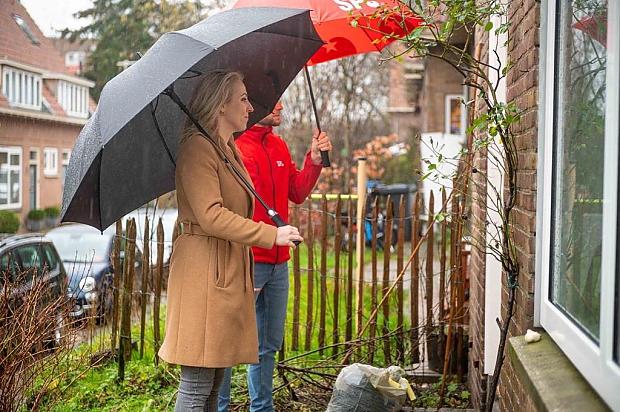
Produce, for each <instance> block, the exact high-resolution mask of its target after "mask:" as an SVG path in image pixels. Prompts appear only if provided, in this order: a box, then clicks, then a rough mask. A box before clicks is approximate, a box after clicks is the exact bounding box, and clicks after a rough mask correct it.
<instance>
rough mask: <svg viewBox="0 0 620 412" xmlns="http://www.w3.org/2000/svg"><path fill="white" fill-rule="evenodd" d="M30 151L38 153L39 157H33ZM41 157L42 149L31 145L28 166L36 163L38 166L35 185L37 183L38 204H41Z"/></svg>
mask: <svg viewBox="0 0 620 412" xmlns="http://www.w3.org/2000/svg"><path fill="white" fill-rule="evenodd" d="M30 153H36V155H37V158H36V159H31V158H30ZM40 159H41V150H40V149H39V148H38V147H31V148H30V150H29V151H28V166H30V165H35V166H36V167H37V175H36V176H35V179H36V182H35V185H36V191H37V198H36V203H37V206H39V205H40V204H41V186H40V182H41V181H40V178H41V166H40V164H39V163H40ZM28 176H30V167H28ZM28 204H29V205H30V187H28Z"/></svg>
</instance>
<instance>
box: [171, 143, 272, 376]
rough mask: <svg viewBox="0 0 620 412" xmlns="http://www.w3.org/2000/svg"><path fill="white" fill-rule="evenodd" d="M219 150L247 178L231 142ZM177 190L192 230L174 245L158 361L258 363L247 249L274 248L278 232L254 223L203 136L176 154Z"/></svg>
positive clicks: (182, 216)
mask: <svg viewBox="0 0 620 412" xmlns="http://www.w3.org/2000/svg"><path fill="white" fill-rule="evenodd" d="M222 147H225V149H226V151H227V153H228V157H229V158H231V159H233V163H235V166H236V167H237V168H238V169H239V170H241V171H242V172H243V173H244V174H245V175H246V176H247V172H246V170H245V168H244V166H243V162H242V161H241V160H240V157H239V154H238V152H237V149H236V147H235V143H234V142H233V141H230V142H229V143H228V145H224V144H222ZM247 179H248V181H250V178H249V177H247ZM176 187H177V199H178V205H179V220H180V221H181V222H192V227H191V229H186V230H185V233H183V234H181V235H180V236H179V237H178V238H177V240H176V242H175V244H174V249H173V253H172V257H171V260H170V276H169V279H168V305H167V318H166V336H165V338H164V342H163V344H162V347H161V349H160V350H159V356H160V357H161V358H162V359H163V360H165V361H166V362H169V363H174V364H178V365H188V366H201V367H217V368H221V367H229V366H233V365H237V364H240V363H256V362H258V337H257V332H256V315H255V309H254V287H253V269H254V264H253V259H252V255H251V250H250V247H249V246H254V245H255V246H259V247H263V248H271V247H272V246H273V244H274V242H275V239H276V228H275V227H274V226H270V225H266V224H264V223H256V222H254V221H253V220H252V214H253V212H254V210H253V209H254V197H253V196H252V195H251V193H250V192H249V191H248V190H247V189H246V188H245V187H244V186H242V184H241V182H240V180H239V178H238V177H237V176H235V175H234V174H233V172H232V171H231V170H230V169H229V167H228V166H227V165H225V163H224V162H223V161H222V160H221V159H220V158H219V156H218V155H217V152H216V151H215V149H214V148H213V146H212V145H211V143H209V142H208V141H206V140H205V138H204V137H202V136H201V135H194V136H192V137H191V138H189V139H188V140H187V141H186V142H184V143H182V144H181V147H180V148H179V154H178V156H177V169H176ZM185 226H186V227H187V226H188V225H185ZM187 232H191V233H187Z"/></svg>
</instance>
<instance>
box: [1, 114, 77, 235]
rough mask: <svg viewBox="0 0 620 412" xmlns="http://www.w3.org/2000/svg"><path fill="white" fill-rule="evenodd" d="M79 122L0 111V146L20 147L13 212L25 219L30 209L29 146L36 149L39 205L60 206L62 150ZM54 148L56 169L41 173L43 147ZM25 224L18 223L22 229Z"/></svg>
mask: <svg viewBox="0 0 620 412" xmlns="http://www.w3.org/2000/svg"><path fill="white" fill-rule="evenodd" d="M80 129H81V126H79V125H70V124H64V123H58V122H48V121H41V120H36V121H34V120H32V119H26V118H23V117H17V116H6V115H0V146H11V147H12V146H19V147H21V148H22V207H21V208H20V209H19V210H15V212H17V213H19V215H20V216H21V217H22V222H25V218H26V215H27V214H28V211H29V210H30V201H29V199H30V198H29V187H30V180H31V176H30V173H29V153H30V150H34V149H38V151H39V159H38V183H39V185H38V190H39V204H38V205H37V206H38V207H39V208H45V207H48V206H60V204H61V202H62V179H61V176H62V151H63V150H71V149H72V148H73V145H74V144H75V139H76V138H77V136H78V135H79V133H80ZM46 147H50V148H56V149H58V173H57V174H56V175H55V176H45V175H44V173H43V149H44V148H46ZM24 228H25V225H24V224H23V225H22V229H24Z"/></svg>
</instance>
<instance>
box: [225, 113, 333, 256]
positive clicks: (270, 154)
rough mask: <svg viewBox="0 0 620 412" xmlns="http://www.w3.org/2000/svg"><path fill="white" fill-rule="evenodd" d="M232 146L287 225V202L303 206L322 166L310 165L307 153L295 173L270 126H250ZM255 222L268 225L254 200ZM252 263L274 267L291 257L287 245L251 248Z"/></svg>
mask: <svg viewBox="0 0 620 412" xmlns="http://www.w3.org/2000/svg"><path fill="white" fill-rule="evenodd" d="M235 143H236V144H237V148H239V151H240V152H241V157H242V158H243V163H244V165H245V167H246V169H248V172H249V174H250V177H251V178H252V183H254V187H255V188H256V192H258V194H259V195H260V196H261V197H262V198H263V200H265V202H266V203H267V204H268V205H269V206H271V207H273V208H274V209H275V210H276V212H278V214H279V215H280V216H281V217H282V219H284V221H285V222H288V201H289V200H291V201H293V202H295V203H298V204H299V203H303V201H304V200H305V199H306V197H308V195H309V194H310V192H311V191H312V188H314V185H315V184H316V181H317V180H318V178H319V175H320V174H321V165H315V164H313V163H312V159H311V157H310V152H308V153H307V154H306V158H305V161H304V166H303V169H302V170H297V167H296V166H295V162H293V160H292V159H291V153H290V152H289V150H288V146H287V145H286V143H285V142H284V140H282V138H280V137H279V136H278V135H276V134H275V133H273V128H272V127H264V126H258V125H256V126H253V127H251V128H250V129H248V130H246V131H245V132H244V133H243V134H242V135H241V136H239V137H238V138H237V139H236V140H235ZM254 220H255V221H257V222H265V223H268V224H270V225H273V224H274V223H273V222H272V221H271V219H270V218H269V216H268V215H267V212H266V211H265V208H264V207H263V206H262V205H261V204H260V203H258V202H257V201H256V204H255V208H254ZM252 251H253V252H254V261H256V262H259V263H269V264H272V265H274V264H277V263H282V262H286V261H287V260H289V258H290V254H289V247H288V246H274V247H273V248H271V249H263V248H258V247H254V248H252Z"/></svg>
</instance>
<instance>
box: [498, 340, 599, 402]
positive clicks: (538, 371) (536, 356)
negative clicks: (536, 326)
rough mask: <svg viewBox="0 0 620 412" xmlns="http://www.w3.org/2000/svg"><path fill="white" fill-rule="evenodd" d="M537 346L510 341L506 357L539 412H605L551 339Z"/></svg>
mask: <svg viewBox="0 0 620 412" xmlns="http://www.w3.org/2000/svg"><path fill="white" fill-rule="evenodd" d="M540 332H541V335H542V339H541V340H540V341H539V342H536V343H531V344H527V343H525V339H524V337H523V336H516V337H513V338H510V340H509V344H508V354H509V356H510V361H511V362H512V365H513V367H514V370H515V374H516V375H517V378H518V379H519V381H520V382H521V384H522V385H523V388H524V390H525V391H526V392H527V393H529V395H530V397H531V399H532V402H533V403H534V405H535V406H536V408H537V410H539V411H563V412H570V411H589V412H595V411H609V408H608V407H607V406H606V405H605V403H604V402H603V401H602V400H601V398H600V397H599V396H598V395H597V394H596V392H594V389H592V387H591V386H590V384H588V382H587V381H586V380H585V379H584V378H583V376H582V375H581V374H580V373H579V372H578V371H577V369H576V368H575V367H574V366H573V364H572V363H571V362H570V360H568V358H567V357H566V355H564V353H563V352H562V351H561V350H560V348H558V346H557V345H556V344H555V343H554V342H553V340H552V339H551V337H550V336H549V335H548V334H546V333H545V332H543V331H540Z"/></svg>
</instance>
